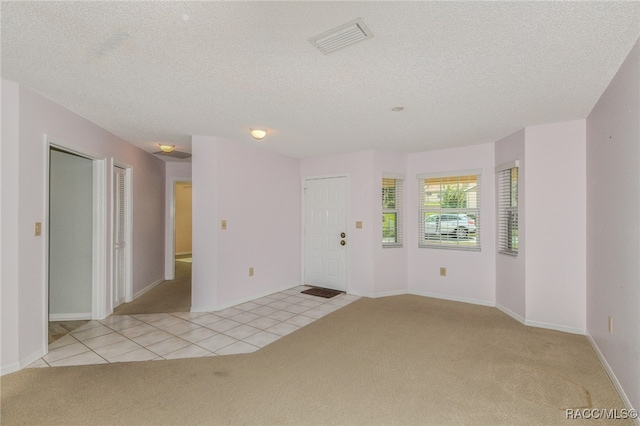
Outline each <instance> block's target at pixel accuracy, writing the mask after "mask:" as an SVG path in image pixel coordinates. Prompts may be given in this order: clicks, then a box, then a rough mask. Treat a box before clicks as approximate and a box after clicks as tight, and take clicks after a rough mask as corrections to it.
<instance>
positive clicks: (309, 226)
mask: <svg viewBox="0 0 640 426" xmlns="http://www.w3.org/2000/svg"><path fill="white" fill-rule="evenodd" d="M304 218H305V222H304V223H305V230H304V284H308V285H313V286H318V287H326V288H331V289H334V290H341V291H346V290H347V245H346V244H347V242H348V237H349V236H348V235H346V232H347V178H346V177H335V178H323V179H306V180H305V185H304Z"/></svg>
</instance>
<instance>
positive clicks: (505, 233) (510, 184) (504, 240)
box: [496, 160, 520, 257]
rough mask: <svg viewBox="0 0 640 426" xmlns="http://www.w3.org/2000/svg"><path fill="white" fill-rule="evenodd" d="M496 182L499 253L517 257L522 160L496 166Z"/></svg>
mask: <svg viewBox="0 0 640 426" xmlns="http://www.w3.org/2000/svg"><path fill="white" fill-rule="evenodd" d="M496 184H497V196H496V202H497V215H496V216H497V222H498V223H497V233H498V244H497V248H498V253H499V254H505V255H509V256H515V257H517V256H518V251H519V246H520V241H519V217H518V204H519V200H518V194H519V185H520V162H519V161H518V160H515V161H511V162H508V163H505V164H502V165H500V166H498V167H496ZM514 231H515V232H514Z"/></svg>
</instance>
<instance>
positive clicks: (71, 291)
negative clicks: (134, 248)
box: [44, 139, 107, 347]
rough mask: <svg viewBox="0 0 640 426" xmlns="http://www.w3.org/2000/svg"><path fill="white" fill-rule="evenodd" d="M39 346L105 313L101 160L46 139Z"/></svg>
mask: <svg viewBox="0 0 640 426" xmlns="http://www.w3.org/2000/svg"><path fill="white" fill-rule="evenodd" d="M46 150H47V157H46V158H47V160H48V161H47V163H46V173H45V176H46V179H47V181H46V185H45V191H46V199H47V201H48V203H47V204H46V209H47V213H46V217H47V219H48V221H47V226H46V230H47V232H46V233H45V234H44V235H45V238H46V243H45V250H46V255H45V260H46V271H47V273H46V276H45V277H46V283H45V295H46V299H45V302H46V303H45V310H46V312H45V318H46V321H47V323H46V328H45V330H48V331H49V332H48V333H45V335H44V341H45V347H47V346H48V344H49V341H50V340H52V339H55V338H56V337H57V336H60V335H63V334H66V333H68V332H69V330H70V329H74V328H75V327H77V326H79V325H81V324H82V323H83V322H84V321H87V320H90V319H92V318H102V317H104V316H105V315H106V314H105V313H106V310H107V307H106V303H105V301H106V300H105V298H104V297H103V295H104V291H105V290H106V280H105V274H104V270H105V263H106V258H105V250H104V243H105V241H106V238H105V229H106V222H105V218H106V215H105V212H104V204H105V203H104V187H105V179H104V174H103V171H104V160H100V159H97V158H96V157H92V156H90V155H86V154H84V153H81V152H80V151H77V150H74V149H70V148H67V147H65V146H63V145H60V144H57V143H54V142H52V141H51V140H50V139H47V140H46Z"/></svg>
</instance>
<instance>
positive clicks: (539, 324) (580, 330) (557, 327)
mask: <svg viewBox="0 0 640 426" xmlns="http://www.w3.org/2000/svg"><path fill="white" fill-rule="evenodd" d="M524 325H528V326H530V327H538V328H546V329H548V330H556V331H563V332H565V333H571V334H580V335H583V336H584V335H585V334H586V330H585V329H583V328H575V327H567V326H564V325H558V324H551V323H548V322H541V321H531V320H525V322H524Z"/></svg>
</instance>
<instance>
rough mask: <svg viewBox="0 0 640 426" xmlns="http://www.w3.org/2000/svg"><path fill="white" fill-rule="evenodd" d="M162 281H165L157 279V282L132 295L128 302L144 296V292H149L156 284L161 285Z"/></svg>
mask: <svg viewBox="0 0 640 426" xmlns="http://www.w3.org/2000/svg"><path fill="white" fill-rule="evenodd" d="M164 281H165V280H164V279H159V280H158V281H156V282H153V283H151V284H150V285H148V286H146V287H145V288H143V289H142V290H140V291H139V292H137V293H136V294H134V295H133V297H132V299H131V300H129V302H131V301H132V300H135V299H137V298H138V297H140V296H142V295H143V294H145V293H146V292H148V291H149V290H151V289H152V288H154V287H155V286H157V285H158V284H161V283H163V282H164Z"/></svg>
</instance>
